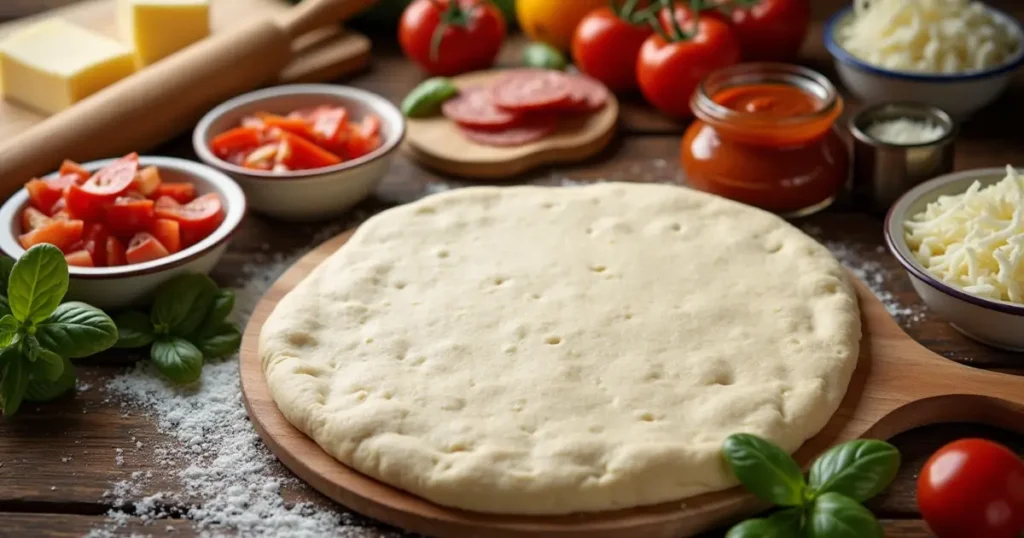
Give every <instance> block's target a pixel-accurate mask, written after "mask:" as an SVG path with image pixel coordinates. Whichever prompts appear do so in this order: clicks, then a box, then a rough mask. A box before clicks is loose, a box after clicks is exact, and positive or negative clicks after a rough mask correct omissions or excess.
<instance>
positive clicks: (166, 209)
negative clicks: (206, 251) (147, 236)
mask: <svg viewBox="0 0 1024 538" xmlns="http://www.w3.org/2000/svg"><path fill="white" fill-rule="evenodd" d="M156 216H157V218H161V219H171V220H174V221H177V222H178V224H179V225H180V227H181V245H182V248H185V247H189V246H192V245H194V244H196V243H198V242H199V241H202V240H203V239H205V238H206V237H207V236H208V235H210V234H211V233H213V232H214V231H215V230H216V229H217V227H218V226H220V223H221V222H223V221H224V208H223V206H222V205H221V203H220V198H219V197H218V196H217V195H216V194H213V193H210V194H205V195H203V196H200V197H199V198H196V199H195V200H192V201H191V202H189V203H187V204H185V205H181V204H179V203H178V202H177V201H175V200H174V199H173V198H169V197H163V198H160V199H159V200H157V201H156Z"/></svg>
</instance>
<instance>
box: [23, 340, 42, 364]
mask: <svg viewBox="0 0 1024 538" xmlns="http://www.w3.org/2000/svg"><path fill="white" fill-rule="evenodd" d="M18 335H19V336H21V338H20V339H18V343H19V344H20V346H19V347H20V348H21V355H22V356H23V357H25V358H26V359H28V361H29V362H35V361H36V359H38V358H39V353H40V351H42V347H40V346H39V340H38V339H36V337H35V336H33V335H31V334H27V333H18Z"/></svg>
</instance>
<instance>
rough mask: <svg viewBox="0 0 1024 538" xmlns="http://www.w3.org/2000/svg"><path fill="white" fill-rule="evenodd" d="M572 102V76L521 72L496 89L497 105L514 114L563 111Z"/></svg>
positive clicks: (528, 71) (545, 71)
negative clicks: (570, 78)
mask: <svg viewBox="0 0 1024 538" xmlns="http://www.w3.org/2000/svg"><path fill="white" fill-rule="evenodd" d="M572 100H573V96H572V91H571V85H570V84H569V77H567V76H566V75H564V74H562V73H559V72H557V71H549V70H544V69H519V70H516V71H512V72H511V73H509V74H508V75H506V76H505V77H504V78H503V79H501V80H500V81H498V83H497V84H496V85H495V86H494V104H496V105H497V106H499V107H500V108H503V109H505V110H511V111H514V112H536V111H542V110H558V109H563V108H565V107H566V105H569V104H571V103H572Z"/></svg>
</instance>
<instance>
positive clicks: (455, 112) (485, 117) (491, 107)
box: [441, 87, 519, 129]
mask: <svg viewBox="0 0 1024 538" xmlns="http://www.w3.org/2000/svg"><path fill="white" fill-rule="evenodd" d="M491 94H492V92H491V89H490V88H482V87H476V88H466V89H464V90H462V91H460V92H459V95H458V96H456V97H453V98H451V99H449V100H447V101H445V103H444V104H443V105H441V113H442V114H444V115H445V117H446V118H448V119H450V120H452V121H454V122H455V123H458V124H459V125H461V126H463V127H471V128H475V129H502V128H505V127H510V126H512V125H515V124H516V123H517V122H518V121H519V115H518V114H516V113H514V112H510V111H508V110H503V109H501V108H498V107H497V106H495V104H494V99H493V98H492V95H491Z"/></svg>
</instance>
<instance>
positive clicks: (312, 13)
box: [278, 0, 375, 39]
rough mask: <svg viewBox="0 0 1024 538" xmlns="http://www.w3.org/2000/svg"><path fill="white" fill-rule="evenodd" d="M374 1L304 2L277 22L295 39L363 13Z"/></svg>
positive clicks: (336, 0) (313, 0)
mask: <svg viewBox="0 0 1024 538" xmlns="http://www.w3.org/2000/svg"><path fill="white" fill-rule="evenodd" d="M374 1H375V0H304V1H303V2H301V3H300V4H299V5H297V6H295V7H294V8H292V9H291V10H289V12H288V13H287V14H285V15H283V16H282V17H281V18H280V19H279V20H278V24H280V25H281V28H283V29H284V31H285V32H287V33H288V35H290V36H291V37H292V39H294V38H297V37H299V36H301V35H303V34H305V33H307V32H311V31H313V30H316V29H317V28H321V27H324V26H327V25H328V24H331V23H341V22H344V21H346V20H348V19H350V18H352V16H354V15H356V14H357V13H359V12H361V11H363V10H364V9H366V8H367V7H369V6H370V5H371V4H373V3H374Z"/></svg>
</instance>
